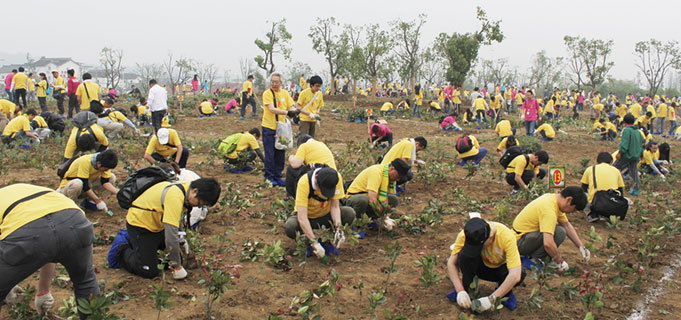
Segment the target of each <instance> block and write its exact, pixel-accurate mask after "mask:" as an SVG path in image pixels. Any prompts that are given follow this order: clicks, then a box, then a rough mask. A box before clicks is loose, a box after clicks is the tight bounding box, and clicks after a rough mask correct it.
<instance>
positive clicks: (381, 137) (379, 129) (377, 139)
mask: <svg viewBox="0 0 681 320" xmlns="http://www.w3.org/2000/svg"><path fill="white" fill-rule="evenodd" d="M369 135H370V136H371V146H372V147H376V145H377V144H380V143H381V142H387V143H388V149H390V148H391V147H392V146H393V132H392V130H390V128H388V126H386V125H384V124H380V123H378V122H376V123H374V124H372V125H371V127H369Z"/></svg>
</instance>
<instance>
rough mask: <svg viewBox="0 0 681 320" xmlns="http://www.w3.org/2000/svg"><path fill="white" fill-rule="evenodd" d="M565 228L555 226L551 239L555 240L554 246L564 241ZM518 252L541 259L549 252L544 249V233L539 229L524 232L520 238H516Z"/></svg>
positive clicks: (558, 245)
mask: <svg viewBox="0 0 681 320" xmlns="http://www.w3.org/2000/svg"><path fill="white" fill-rule="evenodd" d="M565 236H566V232H565V228H563V227H561V226H556V230H555V231H554V232H553V241H555V242H556V247H560V244H561V243H563V241H565ZM518 252H520V255H522V256H529V257H530V258H539V259H543V258H545V257H547V256H548V255H549V254H548V253H547V252H546V249H544V234H543V233H542V232H539V231H535V232H530V233H526V234H525V235H523V237H522V238H520V240H518Z"/></svg>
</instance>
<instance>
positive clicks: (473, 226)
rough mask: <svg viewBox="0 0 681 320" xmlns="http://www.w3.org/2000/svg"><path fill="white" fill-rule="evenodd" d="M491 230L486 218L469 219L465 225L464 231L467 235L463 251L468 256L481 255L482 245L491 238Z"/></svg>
mask: <svg viewBox="0 0 681 320" xmlns="http://www.w3.org/2000/svg"><path fill="white" fill-rule="evenodd" d="M490 232H491V229H490V226H489V224H488V223H487V222H485V220H482V219H480V218H473V219H470V220H468V222H467V223H466V225H465V226H464V227H463V233H464V235H465V236H466V242H464V245H463V249H462V250H461V253H462V254H463V255H464V256H466V257H477V256H480V252H481V251H482V246H483V245H484V244H485V241H487V239H488V238H489V234H490Z"/></svg>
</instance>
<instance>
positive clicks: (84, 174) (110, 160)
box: [57, 149, 118, 212]
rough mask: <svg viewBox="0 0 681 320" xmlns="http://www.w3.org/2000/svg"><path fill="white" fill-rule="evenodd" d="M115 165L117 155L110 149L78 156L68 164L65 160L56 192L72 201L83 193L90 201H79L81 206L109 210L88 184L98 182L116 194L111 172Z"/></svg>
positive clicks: (114, 181)
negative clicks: (63, 171)
mask: <svg viewBox="0 0 681 320" xmlns="http://www.w3.org/2000/svg"><path fill="white" fill-rule="evenodd" d="M116 165H118V156H116V153H115V152H114V151H113V150H111V149H106V150H104V151H103V152H99V153H95V154H90V155H85V156H82V157H79V158H77V159H75V160H73V162H71V163H70V165H69V162H66V163H64V165H63V166H64V170H65V173H64V174H63V176H61V177H60V178H62V179H61V182H60V183H59V188H58V189H57V192H60V193H63V194H64V195H65V196H67V197H68V198H70V199H72V200H73V201H77V200H78V197H80V195H81V194H83V193H85V195H86V196H87V198H89V199H90V200H91V201H92V202H90V201H88V200H85V201H83V202H82V203H81V206H82V207H84V208H87V209H92V210H95V209H96V210H101V211H105V212H106V211H108V210H109V209H108V207H107V206H106V203H105V202H104V200H102V198H100V197H98V196H97V195H96V194H95V193H94V191H92V188H91V187H90V184H91V183H92V184H93V185H96V184H100V185H101V186H102V188H104V189H105V190H107V191H109V192H111V193H113V194H114V195H116V194H118V188H116V187H115V186H114V184H115V183H116V176H115V175H114V174H113V173H112V172H111V169H114V168H116Z"/></svg>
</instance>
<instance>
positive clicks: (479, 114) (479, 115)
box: [475, 110, 487, 123]
mask: <svg viewBox="0 0 681 320" xmlns="http://www.w3.org/2000/svg"><path fill="white" fill-rule="evenodd" d="M475 118H476V119H477V121H478V123H482V122H483V121H484V122H487V117H485V110H476V111H475Z"/></svg>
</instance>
